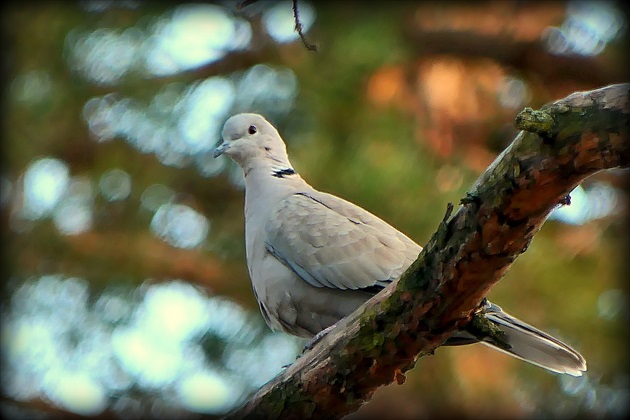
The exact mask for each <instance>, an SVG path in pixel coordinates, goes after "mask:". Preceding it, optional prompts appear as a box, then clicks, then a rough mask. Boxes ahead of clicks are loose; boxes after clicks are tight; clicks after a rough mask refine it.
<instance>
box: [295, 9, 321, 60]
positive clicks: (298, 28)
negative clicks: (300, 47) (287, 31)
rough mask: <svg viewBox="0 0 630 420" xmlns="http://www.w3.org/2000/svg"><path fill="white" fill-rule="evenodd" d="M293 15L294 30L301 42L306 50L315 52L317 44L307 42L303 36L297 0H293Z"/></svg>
mask: <svg viewBox="0 0 630 420" xmlns="http://www.w3.org/2000/svg"><path fill="white" fill-rule="evenodd" d="M293 17H294V18H295V30H296V31H297V33H298V35H300V39H301V40H302V44H304V46H305V47H306V49H307V50H309V51H315V52H317V45H315V44H311V43H309V42H308V41H307V40H306V37H305V36H304V32H303V29H302V23H301V22H300V15H299V13H298V0H293Z"/></svg>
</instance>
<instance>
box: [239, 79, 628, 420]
mask: <svg viewBox="0 0 630 420" xmlns="http://www.w3.org/2000/svg"><path fill="white" fill-rule="evenodd" d="M629 89H630V85H629V84H619V85H611V86H607V87H604V88H601V89H597V90H593V91H588V92H577V93H573V94H572V95H570V96H567V97H566V98H564V99H561V100H559V101H556V102H554V103H552V104H549V105H547V106H544V107H543V108H542V109H541V110H539V111H533V110H531V109H529V110H527V109H526V110H524V111H523V113H521V114H519V118H518V119H517V124H518V127H519V128H522V129H524V130H525V131H521V132H519V134H518V135H517V136H516V138H515V139H514V141H513V142H512V144H511V145H510V146H509V147H508V148H507V149H506V150H505V151H504V152H503V153H501V155H500V156H499V157H497V159H496V160H495V161H494V163H492V165H490V167H489V168H488V169H487V170H486V172H484V173H483V174H482V175H481V177H480V178H479V179H478V180H477V182H476V183H475V184H474V185H473V187H472V189H471V190H470V191H469V192H468V193H467V195H466V197H465V198H464V199H462V202H461V205H460V207H459V208H458V209H457V211H456V212H455V214H454V215H452V216H450V212H449V213H448V214H447V217H446V218H445V220H444V221H443V222H442V223H441V224H440V226H439V228H438V230H437V232H436V233H435V234H434V235H433V237H432V238H431V239H430V240H429V242H428V243H427V244H426V246H425V248H424V250H423V251H422V253H421V254H420V256H419V257H418V259H417V260H416V261H415V262H414V263H413V264H412V265H411V267H410V268H409V269H408V270H407V271H406V272H405V273H404V274H403V275H402V276H401V278H400V279H399V281H398V282H397V283H394V284H392V285H391V286H390V287H388V288H386V289H385V290H383V291H382V292H381V293H379V294H378V295H376V296H374V297H373V298H372V299H370V300H369V301H368V302H366V303H365V304H364V305H363V306H361V307H360V308H359V309H358V310H357V311H356V312H354V313H353V314H351V315H350V316H348V317H346V318H344V319H343V320H342V321H340V322H339V323H338V325H337V327H335V328H334V329H333V330H332V331H331V332H330V333H329V334H327V335H326V336H324V338H323V339H322V340H321V341H320V342H319V343H317V344H316V345H315V346H314V347H313V348H312V349H311V350H310V351H309V352H307V353H306V354H304V355H303V356H302V357H301V358H299V359H298V360H297V361H296V362H295V363H294V364H293V365H291V366H290V367H289V368H287V369H286V370H285V371H284V372H282V373H281V374H280V375H279V376H278V377H276V378H275V379H274V380H272V381H270V382H269V383H268V384H266V385H265V386H264V387H262V388H261V389H260V390H259V391H258V392H257V393H256V394H255V395H254V396H253V397H252V398H251V399H250V400H249V401H248V402H247V403H246V404H244V405H243V406H242V407H240V408H239V409H237V410H235V411H234V412H232V413H230V414H229V415H228V418H231V419H236V418H264V419H268V418H283V419H284V418H300V419H302V418H340V417H343V416H344V415H347V414H349V413H351V412H353V411H355V410H357V409H358V408H359V407H360V406H361V405H362V404H363V403H365V402H366V401H368V400H369V399H370V398H371V396H372V394H373V393H374V391H376V389H377V388H378V387H380V386H383V385H387V384H389V383H391V382H393V381H397V382H398V383H401V382H403V381H404V373H405V372H406V371H408V370H409V369H411V368H412V367H413V366H414V365H415V363H416V361H417V360H418V359H419V358H420V357H423V356H425V355H429V354H432V353H433V351H434V350H435V349H436V348H437V347H439V346H440V345H441V344H442V343H444V341H445V340H446V339H447V338H448V337H449V336H450V335H451V334H452V333H453V332H454V331H455V330H456V329H458V328H460V327H462V326H464V325H466V324H468V323H469V322H471V320H472V319H473V315H474V311H475V310H476V309H477V308H478V307H479V304H480V302H481V301H482V299H483V298H484V296H485V295H486V294H487V293H488V291H489V290H490V288H492V286H493V285H495V284H496V283H497V282H498V281H499V280H500V279H501V278H502V277H503V275H504V274H505V273H506V272H507V271H508V270H509V268H510V267H511V265H512V263H513V262H514V261H515V260H516V258H517V257H518V256H519V255H520V254H522V253H523V252H525V250H526V249H527V247H528V245H529V243H530V241H531V240H532V238H533V237H534V235H535V234H536V233H537V232H538V231H539V229H540V227H541V226H542V224H543V223H544V221H545V219H546V217H547V215H548V214H549V213H550V212H551V211H552V210H553V209H554V208H555V207H556V206H557V205H558V204H559V203H562V202H566V199H567V196H568V194H569V193H570V192H571V191H572V190H573V188H575V186H576V185H578V184H579V183H580V182H582V181H583V180H584V179H585V178H587V177H588V176H590V175H592V174H594V173H596V172H598V171H601V170H605V169H610V168H616V167H628V166H629V165H630V141H629V129H630V127H629V125H630V124H629V114H630V107H629V100H628V94H629ZM475 326H476V327H477V328H484V326H483V325H477V324H475Z"/></svg>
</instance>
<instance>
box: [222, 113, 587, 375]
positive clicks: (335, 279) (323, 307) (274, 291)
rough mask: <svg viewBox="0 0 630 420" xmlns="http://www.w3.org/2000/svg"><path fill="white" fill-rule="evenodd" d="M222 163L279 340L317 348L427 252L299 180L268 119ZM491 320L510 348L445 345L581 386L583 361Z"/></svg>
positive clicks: (240, 133) (249, 126) (234, 137)
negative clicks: (239, 189) (236, 191)
mask: <svg viewBox="0 0 630 420" xmlns="http://www.w3.org/2000/svg"><path fill="white" fill-rule="evenodd" d="M222 137H223V142H222V143H221V144H220V145H219V146H218V147H217V148H216V150H215V151H214V157H217V156H219V155H227V156H229V157H230V158H231V159H232V160H234V162H236V163H237V164H238V165H239V166H240V167H241V169H242V170H243V174H244V176H245V241H246V253H247V267H248V270H249V276H250V278H251V281H252V286H253V289H254V294H255V296H256V299H257V301H258V304H259V306H260V310H261V312H262V314H263V316H264V318H265V320H266V321H267V324H268V325H269V326H270V327H271V328H272V329H273V330H282V331H285V332H287V333H289V334H293V335H296V336H300V337H307V338H312V337H313V336H315V335H316V334H318V333H321V332H322V331H324V330H326V329H327V328H329V327H331V326H333V325H334V324H335V323H336V322H337V321H339V320H340V319H341V318H343V317H345V316H347V315H349V314H350V313H352V312H353V311H354V310H355V309H357V308H358V307H359V306H360V305H361V304H362V303H364V302H365V301H367V300H368V299H369V298H370V297H372V296H373V295H374V294H375V293H377V292H378V291H379V290H381V289H382V288H384V287H385V286H387V285H388V284H389V283H391V282H392V281H395V280H396V279H397V278H398V277H399V276H400V275H401V274H402V273H403V272H404V271H405V270H406V269H407V268H408V267H409V266H410V265H411V263H412V262H413V261H414V260H415V259H416V258H417V257H418V254H419V253H420V251H421V250H422V247H420V245H418V244H416V243H415V242H414V241H412V240H411V239H409V238H408V237H407V236H405V235H404V234H403V233H401V232H399V231H398V230H396V229H395V228H393V227H392V226H390V225H389V224H387V223H386V222H384V221H383V220H381V219H379V218H378V217H376V216H375V215H373V214H372V213H370V212H368V211H367V210H364V209H362V208H361V207H359V206H356V205H354V204H352V203H350V202H348V201H346V200H344V199H341V198H339V197H335V196H334V195H331V194H327V193H324V192H320V191H317V190H316V189H314V188H313V187H311V186H310V185H309V184H307V183H306V182H305V181H304V180H303V179H302V178H301V177H300V175H298V174H297V173H296V172H295V170H294V169H293V166H291V162H289V158H288V155H287V151H286V146H285V144H284V141H283V140H282V138H281V137H280V135H279V134H278V131H277V130H276V129H275V128H274V127H273V126H272V125H271V124H270V123H269V122H268V121H267V120H266V119H265V118H264V117H262V116H260V115H257V114H237V115H234V116H232V117H231V118H229V119H228V120H227V121H226V123H225V125H224V127H223V132H222ZM482 310H483V312H482V313H483V314H484V316H485V317H486V318H487V319H488V320H489V321H490V322H491V323H492V324H493V325H495V326H496V327H498V329H499V330H501V331H502V332H503V333H504V339H505V342H506V343H507V346H506V345H498V344H496V343H493V342H490V341H492V340H488V341H484V338H483V337H482V338H479V337H475V336H473V335H471V334H469V333H468V332H467V331H464V330H462V331H459V332H457V333H456V334H455V335H454V336H453V337H452V338H451V339H449V340H447V342H446V343H445V344H446V345H449V344H461V343H472V342H477V341H481V342H482V343H484V344H487V345H489V346H491V347H493V348H495V349H497V350H500V351H503V352H505V353H507V354H509V355H511V356H514V357H517V358H519V359H522V360H525V361H527V362H530V363H533V364H535V365H538V366H541V367H543V368H545V369H548V370H550V371H553V372H558V373H567V374H569V375H573V376H580V375H582V372H583V371H585V370H586V362H585V360H584V358H583V357H582V356H581V355H580V354H579V353H578V352H576V351H575V350H573V349H572V348H571V347H569V346H568V345H566V344H564V343H562V342H561V341H559V340H558V339H556V338H554V337H552V336H550V335H549V334H546V333H544V332H542V331H540V330H538V329H536V328H534V327H532V326H530V325H528V324H526V323H524V322H523V321H520V320H519V319H517V318H515V317H513V316H511V315H509V314H507V313H505V312H503V310H501V308H499V307H498V306H497V305H494V304H492V303H490V302H486V303H485V305H484V307H483V309H482Z"/></svg>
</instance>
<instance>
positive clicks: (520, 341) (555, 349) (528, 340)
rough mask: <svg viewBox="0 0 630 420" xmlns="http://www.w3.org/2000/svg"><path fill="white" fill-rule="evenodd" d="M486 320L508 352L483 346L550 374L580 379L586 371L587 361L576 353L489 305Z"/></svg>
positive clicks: (491, 344) (486, 310)
mask: <svg viewBox="0 0 630 420" xmlns="http://www.w3.org/2000/svg"><path fill="white" fill-rule="evenodd" d="M484 312H485V316H486V318H487V319H488V320H490V321H491V322H492V323H493V324H495V325H496V326H497V327H498V328H499V329H500V330H501V331H503V332H504V333H505V337H504V338H505V342H506V343H507V344H509V346H510V347H509V348H501V347H499V346H498V345H495V344H493V343H491V342H487V341H483V340H481V342H482V343H484V344H486V345H488V346H490V347H492V348H494V349H496V350H499V351H502V352H504V353H507V354H509V355H511V356H514V357H516V358H519V359H522V360H524V361H526V362H529V363H532V364H534V365H537V366H540V367H543V368H545V369H548V370H550V371H552V372H557V373H566V374H569V375H572V376H582V372H584V371H586V360H584V357H582V355H581V354H580V353H578V352H577V351H575V350H573V349H572V348H571V347H569V346H568V345H566V344H564V343H563V342H562V341H560V340H558V339H556V338H554V337H552V336H550V335H549V334H547V333H545V332H542V331H540V330H538V329H536V328H534V327H532V326H531V325H529V324H526V323H525V322H523V321H521V320H520V319H517V318H515V317H513V316H511V315H509V314H507V313H505V312H503V310H502V309H501V308H500V307H499V306H497V305H495V304H493V303H490V302H488V304H487V306H486V308H484Z"/></svg>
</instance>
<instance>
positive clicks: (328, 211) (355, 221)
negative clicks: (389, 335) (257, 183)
mask: <svg viewBox="0 0 630 420" xmlns="http://www.w3.org/2000/svg"><path fill="white" fill-rule="evenodd" d="M265 233H266V241H265V244H266V247H267V249H268V250H269V252H271V253H272V254H273V255H275V256H276V257H277V258H278V259H279V260H281V261H282V262H283V263H284V264H286V265H287V266H288V267H290V268H291V269H292V270H293V271H294V272H295V273H297V274H298V275H299V276H300V277H301V278H302V279H304V280H305V281H307V282H308V283H310V284H311V285H313V286H316V287H330V288H336V289H362V288H369V287H372V286H380V287H383V286H385V285H386V284H387V283H389V282H391V281H392V280H395V279H396V278H398V277H399V276H400V275H401V274H402V272H403V271H404V270H405V269H406V268H407V267H409V265H411V263H412V262H413V261H414V260H415V259H416V257H417V256H418V254H419V253H420V251H421V250H422V248H421V247H420V246H419V245H417V244H416V243H414V242H413V241H412V240H411V239H409V238H408V237H407V236H405V235H403V234H402V233H400V232H399V231H397V230H396V229H394V228H393V227H392V226H390V225H388V224H387V223H385V222H384V221H382V220H381V219H379V218H378V217H376V216H374V215H373V214H371V213H369V212H367V211H366V210H364V209H362V208H360V207H358V206H356V205H354V204H352V203H350V202H348V201H345V200H343V199H341V198H338V197H335V196H333V195H330V194H326V193H322V192H318V191H315V190H312V191H308V192H300V193H296V194H292V195H290V196H289V197H287V198H285V199H284V200H282V201H281V202H279V203H278V205H277V206H276V208H275V209H274V211H273V212H272V213H271V217H270V219H269V220H268V221H267V223H266V226H265Z"/></svg>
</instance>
